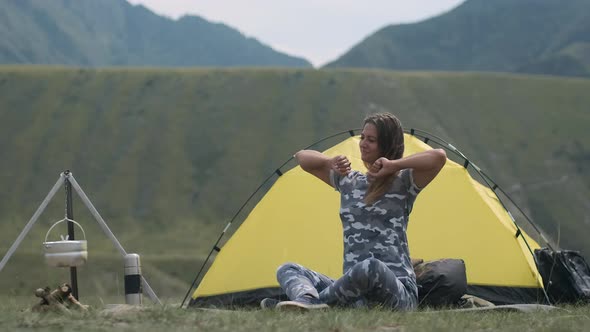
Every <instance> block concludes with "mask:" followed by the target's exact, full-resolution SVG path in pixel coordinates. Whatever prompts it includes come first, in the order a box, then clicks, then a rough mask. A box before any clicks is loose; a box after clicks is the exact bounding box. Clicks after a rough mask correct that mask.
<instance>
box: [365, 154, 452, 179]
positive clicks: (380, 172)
mask: <svg viewBox="0 0 590 332" xmlns="http://www.w3.org/2000/svg"><path fill="white" fill-rule="evenodd" d="M446 162H447V154H446V153H445V150H443V149H433V150H428V151H424V152H420V153H416V154H413V155H411V156H408V157H405V158H401V159H397V160H389V159H387V158H379V159H377V161H375V163H374V164H373V165H372V167H371V169H370V170H369V176H370V177H375V178H378V177H382V176H387V175H391V174H395V173H396V172H398V171H401V170H402V169H406V168H412V169H413V170H414V171H413V175H414V183H415V184H416V185H417V186H418V187H419V188H424V187H426V186H427V185H428V184H429V183H430V181H432V180H433V179H434V178H435V177H436V175H437V174H438V172H440V170H441V169H442V168H443V166H444V165H445V163H446Z"/></svg>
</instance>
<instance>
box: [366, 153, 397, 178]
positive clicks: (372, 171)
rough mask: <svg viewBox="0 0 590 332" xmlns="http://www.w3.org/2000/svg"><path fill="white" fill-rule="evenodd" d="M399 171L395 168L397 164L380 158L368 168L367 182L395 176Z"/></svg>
mask: <svg viewBox="0 0 590 332" xmlns="http://www.w3.org/2000/svg"><path fill="white" fill-rule="evenodd" d="M399 170H400V169H399V167H397V164H396V163H395V161H394V160H389V159H387V158H385V157H381V158H379V159H377V160H375V162H374V163H373V165H371V167H369V171H368V172H367V180H369V182H371V181H373V180H375V179H378V178H381V177H385V176H389V175H391V174H395V173H397V172H398V171H399Z"/></svg>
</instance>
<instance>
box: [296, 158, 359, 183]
mask: <svg viewBox="0 0 590 332" xmlns="http://www.w3.org/2000/svg"><path fill="white" fill-rule="evenodd" d="M295 159H296V160H297V162H298V163H299V166H301V168H302V169H303V170H304V171H306V172H308V173H310V174H312V175H314V176H315V177H317V178H318V179H320V180H322V181H324V182H325V183H327V184H329V185H330V186H331V185H332V183H330V170H334V171H335V172H338V173H340V174H342V175H346V174H348V172H350V162H349V161H348V158H346V157H345V156H336V157H333V158H330V157H328V156H326V155H325V154H323V153H321V152H318V151H314V150H301V151H299V152H297V153H296V154H295Z"/></svg>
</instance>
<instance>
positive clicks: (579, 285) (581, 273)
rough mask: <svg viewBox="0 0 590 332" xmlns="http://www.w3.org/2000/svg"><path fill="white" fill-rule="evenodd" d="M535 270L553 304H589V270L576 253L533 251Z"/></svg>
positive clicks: (566, 251) (546, 249) (545, 249)
mask: <svg viewBox="0 0 590 332" xmlns="http://www.w3.org/2000/svg"><path fill="white" fill-rule="evenodd" d="M535 259H536V262H537V268H538V269H539V273H540V274H541V277H543V284H544V287H545V290H546V292H547V295H549V299H550V300H551V302H553V303H590V268H589V267H588V263H586V261H585V260H584V258H583V257H582V256H581V255H580V253H579V252H578V251H572V250H561V251H553V250H550V249H548V248H541V249H536V250H535Z"/></svg>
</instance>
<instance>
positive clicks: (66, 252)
mask: <svg viewBox="0 0 590 332" xmlns="http://www.w3.org/2000/svg"><path fill="white" fill-rule="evenodd" d="M64 221H71V222H72V223H74V224H75V225H77V226H78V227H79V228H80V229H81V230H82V234H83V235H84V240H69V239H68V236H67V235H66V238H64V237H63V235H62V236H61V241H47V238H48V237H49V233H50V232H51V230H52V229H53V228H54V227H55V226H57V225H58V224H60V223H62V222H64ZM43 248H44V250H45V262H47V265H49V266H54V267H72V266H80V265H83V264H84V263H86V260H87V259H88V244H87V242H86V233H84V229H83V228H82V226H80V224H78V223H77V222H76V221H74V220H72V219H68V218H64V219H62V220H60V221H57V222H56V223H55V224H53V225H52V226H51V227H50V228H49V230H48V231H47V234H45V242H43Z"/></svg>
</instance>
